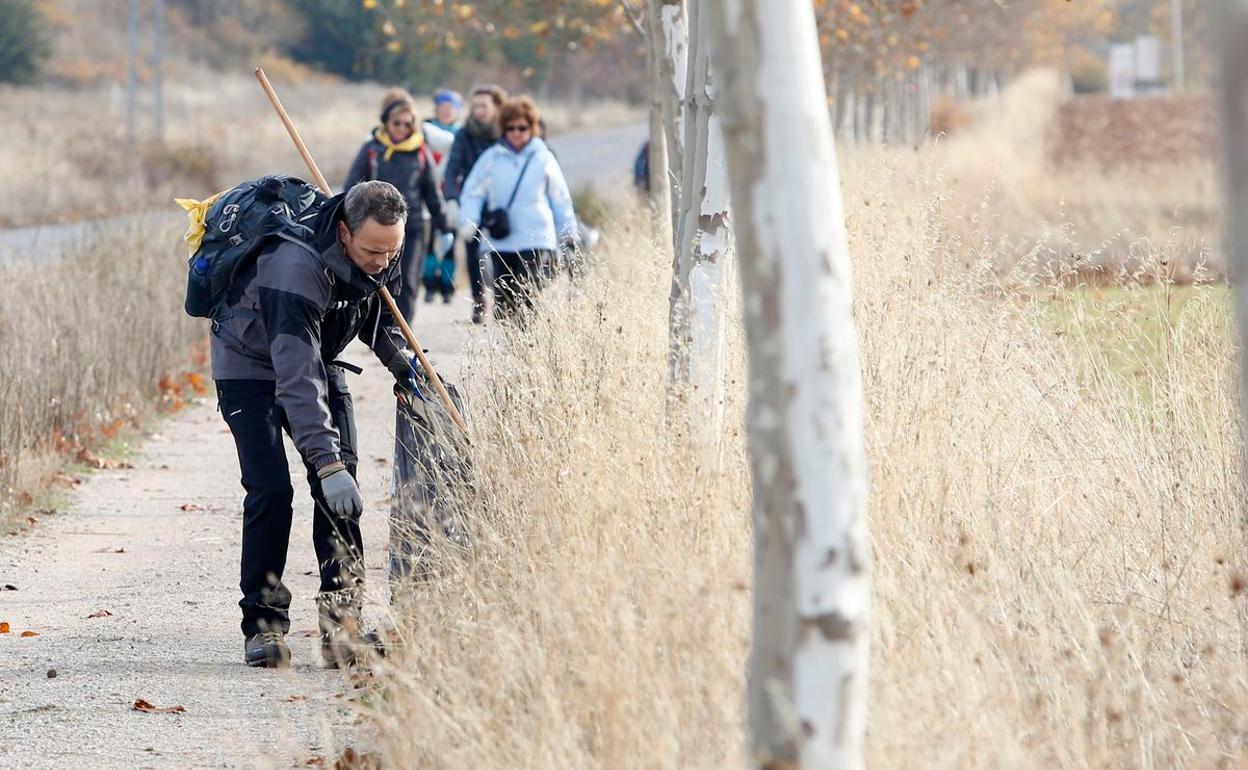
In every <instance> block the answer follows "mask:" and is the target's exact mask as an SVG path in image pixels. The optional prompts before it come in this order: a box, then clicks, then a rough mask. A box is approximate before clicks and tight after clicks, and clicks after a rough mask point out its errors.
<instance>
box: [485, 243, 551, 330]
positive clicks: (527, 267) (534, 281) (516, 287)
mask: <svg viewBox="0 0 1248 770" xmlns="http://www.w3.org/2000/svg"><path fill="white" fill-rule="evenodd" d="M552 254H553V252H551V251H549V250H547V249H528V250H526V251H504V252H494V253H493V254H491V255H490V257H491V259H492V260H493V264H494V317H495V318H497V319H498V320H500V321H510V320H517V321H523V318H524V314H525V313H527V312H528V311H529V310H532V309H533V302H534V300H535V299H536V298H537V292H538V291H540V290H541V288H542V285H543V277H542V276H543V271H544V270H545V269H546V268H545V266H546V263H548V262H549V261H550V258H551V256H552Z"/></svg>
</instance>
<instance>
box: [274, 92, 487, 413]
mask: <svg viewBox="0 0 1248 770" xmlns="http://www.w3.org/2000/svg"><path fill="white" fill-rule="evenodd" d="M256 80H259V81H260V87H261V88H263V89H264V93H265V94H266V95H268V97H269V101H270V102H271V103H272V104H273V109H275V110H277V116H278V117H279V118H281V119H282V125H284V126H286V133H288V134H290V139H291V141H293V142H294V143H295V149H296V150H298V151H299V156H300V157H302V158H303V162H304V163H306V164H308V170H309V171H311V172H312V177H313V179H314V180H315V181H316V183H317V185H319V186H320V188H321V190H323V191H324V193H325V194H326V195H330V194H331V191H330V187H329V182H327V181H326V180H325V176H324V175H323V174H321V170H320V169H319V168H318V167H317V165H316V161H314V160H312V153H310V152H308V146H307V145H306V144H304V143H303V139H301V138H300V137H299V131H298V130H296V129H295V124H294V123H292V122H291V121H290V115H288V114H287V113H286V108H285V107H283V106H282V102H281V100H280V99H278V98H277V92H276V91H274V90H273V84H272V83H270V82H269V79H268V77H266V76H265V74H264V70H263V69H262V68H260V67H256ZM396 258H397V255H396ZM378 293H379V294H380V295H381V298H382V300H383V301H385V303H386V307H388V308H390V315H392V316H394V320H395V321H397V322H398V324H399V331H401V332H403V339H405V340H407V345H408V347H410V348H411V349H412V352H413V353H415V354H416V358H417V359H418V360H419V361H420V365H421V366H422V367H423V368H424V370H425V374H427V375H428V376H429V381H430V382H432V383H433V388H434V390H436V391H437V392H438V397H439V398H441V399H442V405H443V406H445V407H446V411H447V412H448V413H449V414H450V415H451V419H452V420H454V421H455V424H456V425H458V426H459V429H460V430H462V431H463V432H464V436H465V437H467V436H468V425H467V423H465V422H464V418H463V416H462V415H461V414H460V413H459V410H458V409H456V408H455V402H453V401H451V394H450V393H447V392H446V386H445V385H443V384H442V378H441V377H439V376H438V373H437V372H436V371H434V368H433V364H431V363H429V359H428V358H427V357H426V356H425V351H424V350H423V349H422V348H421V347H420V343H419V342H417V341H416V335H415V334H414V333H413V332H412V327H410V326H408V325H407V319H406V318H404V317H403V314H402V313H400V312H399V306H398V305H397V304H396V303H395V301H394V297H393V296H391V295H390V290H389V289H387V288H386V287H385V286H382V287H381V290H380V291H379V292H378Z"/></svg>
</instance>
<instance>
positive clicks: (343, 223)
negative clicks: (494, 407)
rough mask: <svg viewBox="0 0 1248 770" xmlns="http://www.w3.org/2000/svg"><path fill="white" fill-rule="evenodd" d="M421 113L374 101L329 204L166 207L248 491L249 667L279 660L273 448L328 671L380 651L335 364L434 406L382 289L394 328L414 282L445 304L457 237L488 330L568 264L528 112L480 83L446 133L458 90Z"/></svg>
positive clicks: (282, 550) (283, 626)
mask: <svg viewBox="0 0 1248 770" xmlns="http://www.w3.org/2000/svg"><path fill="white" fill-rule="evenodd" d="M434 103H435V105H436V113H435V115H434V117H433V119H432V120H430V121H428V122H424V123H422V122H421V121H420V119H419V115H418V111H417V107H416V103H415V100H414V99H413V98H412V96H411V95H410V94H409V93H408V92H406V91H402V90H392V91H389V92H387V94H386V95H385V99H384V102H383V104H382V109H381V114H380V119H379V124H378V126H377V127H376V128H375V129H374V130H373V132H372V136H371V137H370V138H369V139H368V141H367V142H365V143H364V145H363V147H361V148H360V151H359V153H358V154H357V155H356V157H355V161H354V162H353V163H352V164H351V169H350V172H349V173H348V175H347V180H346V185H345V189H344V191H343V192H342V193H340V194H338V195H336V196H333V197H331V198H328V199H324V198H323V197H322V196H320V194H319V193H318V192H317V191H316V190H314V189H313V188H311V187H309V186H308V185H307V183H305V182H302V181H301V180H297V179H293V178H291V177H283V176H268V177H264V178H262V179H259V180H255V181H254V182H248V183H244V184H242V185H239V186H237V187H235V188H233V189H232V190H228V191H226V192H224V193H220V194H218V195H216V196H213V197H212V198H210V199H208V200H207V201H190V200H183V201H180V203H181V204H182V205H183V207H184V208H186V209H187V210H188V212H190V213H191V229H190V230H189V231H188V233H187V242H188V244H190V247H191V252H192V254H191V259H190V262H189V266H190V274H189V278H188V285H187V286H188V288H187V306H186V307H187V312H188V313H191V314H192V315H198V316H203V317H209V318H211V319H212V335H211V351H212V374H213V379H214V381H215V382H216V385H217V394H218V404H219V407H220V410H221V414H222V416H223V417H224V419H225V422H226V424H227V425H228V427H229V429H230V433H231V434H232V435H233V437H234V442H235V447H236V449H237V452H238V460H239V466H240V470H241V474H242V484H243V488H244V490H245V492H246V496H245V498H244V500H243V517H242V519H243V531H242V557H241V575H240V583H239V585H240V588H241V589H242V600H241V601H240V602H239V605H240V607H241V609H242V631H243V635H244V638H245V641H244V660H245V662H246V663H247V665H249V666H260V667H276V666H285V665H289V661H290V649H289V647H288V646H287V645H286V641H285V639H286V634H287V632H288V631H289V629H290V618H289V612H288V611H289V607H290V603H291V596H290V592H289V591H288V590H287V588H286V586H285V584H284V582H283V580H282V574H283V572H284V571H285V568H286V552H287V548H288V545H289V539H290V530H291V522H292V515H293V508H292V505H293V499H294V490H293V486H292V483H291V477H290V468H289V466H288V464H287V459H286V451H285V447H284V439H283V434H286V435H289V436H290V437H291V439H293V441H294V444H295V447H296V448H297V449H298V451H299V455H300V458H301V459H302V461H303V466H304V469H305V470H306V473H307V480H308V485H309V488H310V490H311V493H312V499H313V502H314V507H313V524H312V540H313V545H314V547H315V550H316V555H317V561H318V564H319V572H320V590H319V592H318V594H317V608H318V612H317V616H318V623H319V627H320V638H321V648H322V653H323V656H324V659H325V662H326V663H327V664H328V665H331V666H340V665H350V664H352V663H354V661H355V659H356V656H357V655H358V654H359V653H360V651H361V650H365V649H370V648H372V647H374V646H376V645H377V644H379V643H380V641H379V640H378V639H377V638H376V636H375V635H370V634H367V633H365V632H364V630H363V623H362V607H363V591H364V560H363V540H362V538H361V536H360V525H359V521H360V516H361V514H362V513H363V507H364V506H363V500H362V498H361V495H360V489H359V486H358V484H357V482H356V471H357V466H358V454H357V446H358V444H357V434H356V426H355V417H354V409H353V406H352V400H351V394H350V392H349V390H348V387H347V373H348V372H350V371H356V372H358V371H359V369H358V368H357V367H355V366H354V365H352V364H350V363H347V362H345V361H342V360H340V358H339V357H340V356H341V355H342V353H343V351H344V350H345V349H346V347H347V345H348V344H349V343H350V342H351V340H353V339H358V340H360V341H362V342H363V343H364V344H366V345H367V346H368V347H370V348H371V349H372V350H373V352H374V353H375V354H376V356H377V358H378V360H380V362H381V363H382V364H383V365H384V366H385V367H386V368H387V369H388V370H389V371H390V373H391V374H392V375H393V377H394V380H395V394H396V396H397V397H398V402H399V406H400V407H402V406H403V405H404V404H407V405H415V404H426V405H429V404H436V400H435V397H434V396H433V395H432V393H433V390H434V389H433V388H431V387H430V382H429V380H428V379H426V374H425V372H424V371H423V370H422V369H420V368H419V367H417V366H414V365H413V359H414V351H411V350H408V349H407V345H406V344H405V342H404V338H403V335H402V333H401V331H400V328H399V326H398V324H397V323H396V319H394V318H393V317H392V316H391V314H390V312H389V311H388V309H387V308H386V307H385V305H384V304H383V301H382V299H383V297H382V294H383V292H382V290H383V288H384V289H385V290H386V291H388V292H389V293H390V294H393V295H395V299H396V303H397V305H398V309H399V311H400V312H401V313H402V314H403V315H404V316H406V317H408V318H410V317H411V316H412V314H413V312H414V311H415V307H416V298H417V296H418V293H419V290H420V288H421V287H422V285H423V288H424V289H425V297H426V300H428V301H432V300H434V299H436V298H437V297H438V296H439V295H440V296H442V297H443V298H444V299H445V300H447V301H449V299H450V297H451V295H452V294H453V292H454V290H455V267H456V259H455V254H456V251H457V249H455V248H452V246H453V244H454V243H455V242H456V241H458V242H459V244H460V245H462V247H463V248H461V249H458V251H459V252H461V253H463V254H465V255H466V257H465V258H466V262H467V264H466V265H465V266H466V268H467V270H468V277H469V283H470V285H471V287H472V299H473V309H472V320H473V321H474V322H476V323H481V322H483V321H484V320H485V318H486V313H487V307H488V304H487V288H488V287H489V285H490V284H491V281H490V280H489V277H490V276H492V288H493V296H494V302H495V306H494V315H495V318H496V319H498V320H504V321H509V322H517V321H523V319H524V317H525V316H526V315H527V314H528V313H529V312H530V311H531V309H532V304H533V298H534V295H535V294H536V292H537V291H538V290H539V289H540V288H541V287H542V286H543V285H544V284H545V283H546V278H547V277H548V276H549V275H550V271H551V270H552V263H553V261H555V260H557V259H558V258H559V257H560V249H561V248H562V249H564V250H566V251H571V252H575V250H576V248H577V244H576V236H577V232H578V228H577V221H576V215H575V213H574V212H573V207H572V199H571V195H570V193H569V191H568V185H567V182H566V181H565V179H564V176H563V172H562V171H561V170H560V168H559V163H558V162H557V161H556V159H555V156H554V154H553V153H551V151H550V149H549V148H548V147H547V146H546V143H545V142H544V141H543V139H542V136H541V135H542V133H543V130H542V118H541V113H540V112H539V111H538V108H537V105H536V104H534V103H533V101H532V100H531V99H529V98H528V97H523V96H521V97H516V98H508V96H507V94H506V93H505V92H504V91H503V90H502V89H501V88H499V87H497V86H491V85H484V86H479V87H477V88H475V89H474V90H473V91H472V95H471V102H470V108H469V115H468V118H467V120H466V121H465V122H463V123H462V124H461V123H460V120H459V115H460V112H461V110H462V108H463V104H462V99H461V97H460V96H459V95H458V94H456V93H454V92H451V91H440V92H438V93H437V94H436V95H435V96H434ZM278 236H280V237H278ZM221 277H224V278H226V279H227V280H225V281H221V280H218V279H219V278H221ZM437 408H441V407H440V406H439V407H437Z"/></svg>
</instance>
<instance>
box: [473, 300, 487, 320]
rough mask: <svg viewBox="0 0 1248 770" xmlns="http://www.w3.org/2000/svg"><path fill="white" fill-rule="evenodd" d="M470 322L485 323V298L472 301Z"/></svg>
mask: <svg viewBox="0 0 1248 770" xmlns="http://www.w3.org/2000/svg"><path fill="white" fill-rule="evenodd" d="M472 322H473V323H474V324H483V323H485V300H480V301H478V302H474V303H472Z"/></svg>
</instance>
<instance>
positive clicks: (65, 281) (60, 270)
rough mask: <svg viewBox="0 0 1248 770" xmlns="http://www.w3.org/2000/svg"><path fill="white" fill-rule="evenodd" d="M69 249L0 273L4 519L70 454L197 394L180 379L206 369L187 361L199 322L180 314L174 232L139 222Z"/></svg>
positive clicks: (192, 383)
mask: <svg viewBox="0 0 1248 770" xmlns="http://www.w3.org/2000/svg"><path fill="white" fill-rule="evenodd" d="M73 251H74V253H75V254H76V256H70V257H66V258H64V259H58V260H41V259H38V258H37V257H36V259H35V261H33V262H32V263H30V264H23V265H15V266H5V267H0V275H2V276H3V280H0V361H2V362H3V376H0V452H2V453H3V461H0V523H2V522H3V519H4V518H5V517H6V516H7V515H10V514H12V513H13V512H14V511H15V510H16V509H17V508H19V507H20V506H21V505H22V504H23V503H29V502H30V498H31V496H32V494H33V495H37V494H38V493H39V492H40V490H41V489H42V488H44V487H45V486H46V483H47V477H48V475H49V474H50V473H52V472H53V471H54V470H55V469H56V467H57V466H58V465H60V464H63V463H64V462H65V460H66V457H67V456H68V457H73V456H74V455H75V454H77V453H78V452H79V451H80V450H82V449H84V448H87V447H91V446H93V445H95V444H98V443H99V442H101V441H103V440H107V439H108V438H109V437H110V434H115V433H116V431H117V430H118V429H119V427H120V426H121V425H125V424H130V425H135V426H137V425H138V424H139V423H140V421H141V419H142V418H143V417H145V416H147V415H149V414H151V412H152V409H153V407H154V406H155V405H156V404H158V403H159V402H160V399H161V398H162V397H163V398H168V399H176V398H178V397H180V395H181V393H182V392H183V391H184V392H185V393H186V394H192V393H194V391H195V390H196V389H202V388H203V387H204V383H203V380H202V379H197V378H196V377H194V376H192V377H191V379H190V380H187V378H186V377H187V375H196V374H197V373H198V371H199V370H201V369H202V367H203V365H204V363H205V362H204V361H202V360H201V361H199V363H198V366H196V365H195V363H194V362H193V360H192V358H193V347H194V346H195V343H196V342H197V341H199V340H202V339H203V327H202V326H201V325H199V324H198V323H195V322H194V320H193V319H191V318H188V317H187V316H186V315H185V314H184V313H183V312H182V307H181V305H182V293H183V290H184V288H185V277H184V276H185V273H184V271H183V270H182V269H180V265H181V257H182V255H184V254H185V250H184V248H183V247H182V246H181V244H180V243H179V242H178V233H176V232H172V231H170V230H169V229H168V228H167V227H163V226H162V225H159V224H158V223H157V222H155V221H151V220H136V221H135V222H133V223H130V224H127V225H124V226H120V225H119V226H113V227H110V228H108V229H106V230H102V231H100V232H98V233H96V234H95V235H94V237H93V238H92V240H91V242H90V243H82V244H80V245H79V246H78V247H77V248H75V249H73ZM32 256H34V255H32ZM162 382H163V387H162Z"/></svg>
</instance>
